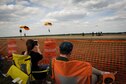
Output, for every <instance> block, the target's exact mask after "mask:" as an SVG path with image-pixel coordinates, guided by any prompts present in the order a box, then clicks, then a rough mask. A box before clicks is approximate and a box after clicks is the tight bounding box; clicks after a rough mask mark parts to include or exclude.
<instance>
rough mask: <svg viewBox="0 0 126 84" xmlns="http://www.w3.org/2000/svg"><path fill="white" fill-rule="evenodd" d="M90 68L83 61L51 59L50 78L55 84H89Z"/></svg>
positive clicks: (89, 65) (88, 64)
mask: <svg viewBox="0 0 126 84" xmlns="http://www.w3.org/2000/svg"><path fill="white" fill-rule="evenodd" d="M91 75H92V66H91V64H90V63H88V62H83V61H77V60H73V61H67V62H65V61H60V60H56V59H52V78H53V79H54V80H55V84H90V83H91Z"/></svg>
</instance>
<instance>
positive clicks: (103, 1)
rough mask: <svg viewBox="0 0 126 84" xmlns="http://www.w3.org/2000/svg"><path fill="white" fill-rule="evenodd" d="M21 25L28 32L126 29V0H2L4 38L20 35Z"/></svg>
mask: <svg viewBox="0 0 126 84" xmlns="http://www.w3.org/2000/svg"><path fill="white" fill-rule="evenodd" d="M46 21H49V22H52V24H53V25H52V26H51V27H47V26H44V25H43V24H44V22H46ZM21 25H26V26H28V27H29V28H30V30H29V31H25V30H23V34H24V33H26V34H27V35H50V34H69V33H82V32H85V33H89V32H99V31H102V32H126V28H125V27H126V0H0V37H7V36H20V33H19V29H20V28H19V26H21ZM48 28H49V29H50V32H48Z"/></svg>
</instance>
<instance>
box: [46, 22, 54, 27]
mask: <svg viewBox="0 0 126 84" xmlns="http://www.w3.org/2000/svg"><path fill="white" fill-rule="evenodd" d="M44 25H45V26H52V23H51V22H45V23H44Z"/></svg>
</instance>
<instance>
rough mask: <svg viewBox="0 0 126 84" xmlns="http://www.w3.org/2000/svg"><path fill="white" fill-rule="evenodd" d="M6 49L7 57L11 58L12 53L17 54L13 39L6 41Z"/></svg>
mask: <svg viewBox="0 0 126 84" xmlns="http://www.w3.org/2000/svg"><path fill="white" fill-rule="evenodd" d="M7 48H8V56H9V57H10V56H12V53H16V52H17V44H16V40H14V39H9V40H7Z"/></svg>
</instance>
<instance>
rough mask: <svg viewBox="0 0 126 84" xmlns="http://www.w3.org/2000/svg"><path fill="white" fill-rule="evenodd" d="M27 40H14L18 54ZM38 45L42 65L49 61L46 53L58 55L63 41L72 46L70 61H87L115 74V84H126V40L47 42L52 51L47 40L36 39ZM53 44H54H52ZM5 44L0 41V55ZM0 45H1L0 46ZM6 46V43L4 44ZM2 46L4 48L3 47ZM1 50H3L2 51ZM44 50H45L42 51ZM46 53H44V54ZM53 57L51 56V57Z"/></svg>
mask: <svg viewBox="0 0 126 84" xmlns="http://www.w3.org/2000/svg"><path fill="white" fill-rule="evenodd" d="M26 40H27V39H25V40H24V39H23V40H20V39H15V41H16V44H17V48H18V53H21V52H22V51H23V50H25V42H26ZM38 41H39V43H40V48H41V51H42V52H43V54H44V55H45V56H44V57H45V59H43V60H42V61H41V62H42V63H44V64H48V63H49V60H47V59H46V58H47V57H50V56H51V55H52V54H51V55H50V56H49V54H46V53H47V51H54V50H55V51H56V52H53V53H55V54H56V56H58V55H59V52H58V46H59V44H60V43H61V42H63V41H70V42H72V43H73V44H74V49H73V53H72V55H71V57H70V59H71V60H73V59H76V60H81V61H87V62H90V63H91V64H92V66H94V67H96V68H98V69H100V70H103V71H110V72H115V71H117V74H116V80H115V81H116V83H115V84H125V83H126V39H122V40H118V39H113V40H110V39H109V40H108V39H101V40H100V39H99V40H97V39H89V40H88V39H52V44H51V43H49V42H47V44H48V43H49V44H51V46H52V45H55V46H54V47H56V48H54V47H53V48H54V50H53V48H52V50H47V49H48V46H47V44H46V41H47V39H41V38H38ZM4 42H5V43H6V41H5V40H4ZM53 42H54V43H53ZM5 43H2V41H1V40H0V50H1V51H0V53H2V52H5V51H6V48H5ZM1 44H2V45H1ZM6 44H7V43H6ZM3 45H4V47H3ZM2 48H3V49H2ZM45 48H46V50H44V49H45ZM45 51H46V53H45ZM52 57H53V56H52Z"/></svg>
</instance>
